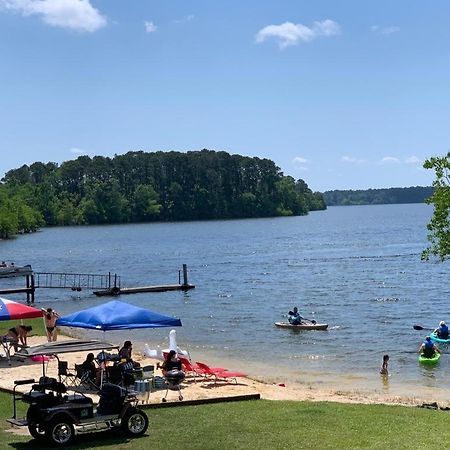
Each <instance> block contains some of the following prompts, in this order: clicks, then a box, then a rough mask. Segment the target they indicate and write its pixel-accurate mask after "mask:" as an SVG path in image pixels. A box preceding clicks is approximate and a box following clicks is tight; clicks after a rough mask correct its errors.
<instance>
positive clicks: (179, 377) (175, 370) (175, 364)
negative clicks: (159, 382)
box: [156, 350, 185, 383]
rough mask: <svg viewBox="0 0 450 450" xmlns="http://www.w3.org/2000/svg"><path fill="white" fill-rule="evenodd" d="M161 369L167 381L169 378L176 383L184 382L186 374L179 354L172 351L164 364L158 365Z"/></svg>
mask: <svg viewBox="0 0 450 450" xmlns="http://www.w3.org/2000/svg"><path fill="white" fill-rule="evenodd" d="M156 367H157V368H161V371H162V374H163V376H164V378H166V380H167V379H168V378H169V379H171V380H172V381H173V382H175V383H181V382H182V381H183V380H184V377H185V373H184V372H183V371H182V370H181V361H180V360H179V359H178V356H177V352H176V351H175V350H170V352H169V353H167V354H166V356H165V358H164V362H163V363H162V364H161V365H160V364H159V363H158V364H157V365H156Z"/></svg>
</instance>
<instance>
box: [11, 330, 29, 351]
mask: <svg viewBox="0 0 450 450" xmlns="http://www.w3.org/2000/svg"><path fill="white" fill-rule="evenodd" d="M32 329H33V327H30V326H28V325H16V326H15V327H14V328H10V329H9V330H8V333H7V334H6V336H8V337H9V338H12V339H13V341H12V346H13V347H14V351H16V352H17V350H18V345H19V342H20V344H21V345H22V346H24V347H27V346H28V344H27V336H28V333H29V332H30V331H31V330H32Z"/></svg>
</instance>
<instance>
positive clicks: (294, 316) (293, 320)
mask: <svg viewBox="0 0 450 450" xmlns="http://www.w3.org/2000/svg"><path fill="white" fill-rule="evenodd" d="M302 319H303V317H302V316H301V315H300V313H299V312H298V309H297V307H296V306H295V307H294V310H293V311H289V313H288V321H289V323H290V324H291V325H300V324H301V323H302Z"/></svg>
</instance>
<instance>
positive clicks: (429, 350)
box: [419, 336, 441, 358]
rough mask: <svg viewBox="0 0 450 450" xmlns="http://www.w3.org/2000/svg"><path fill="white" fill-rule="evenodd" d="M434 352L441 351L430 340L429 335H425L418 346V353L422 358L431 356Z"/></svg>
mask: <svg viewBox="0 0 450 450" xmlns="http://www.w3.org/2000/svg"><path fill="white" fill-rule="evenodd" d="M436 352H437V353H441V352H440V351H439V349H438V348H437V347H436V345H435V344H434V342H433V341H432V340H431V338H430V336H427V337H426V338H425V340H424V341H423V343H422V345H421V346H420V348H419V353H420V354H421V355H422V356H423V357H424V358H432V357H433V356H434V354H435V353H436Z"/></svg>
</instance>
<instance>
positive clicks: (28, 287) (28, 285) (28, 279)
mask: <svg viewBox="0 0 450 450" xmlns="http://www.w3.org/2000/svg"><path fill="white" fill-rule="evenodd" d="M26 283H27V303H28V304H29V303H30V275H27V276H26Z"/></svg>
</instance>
